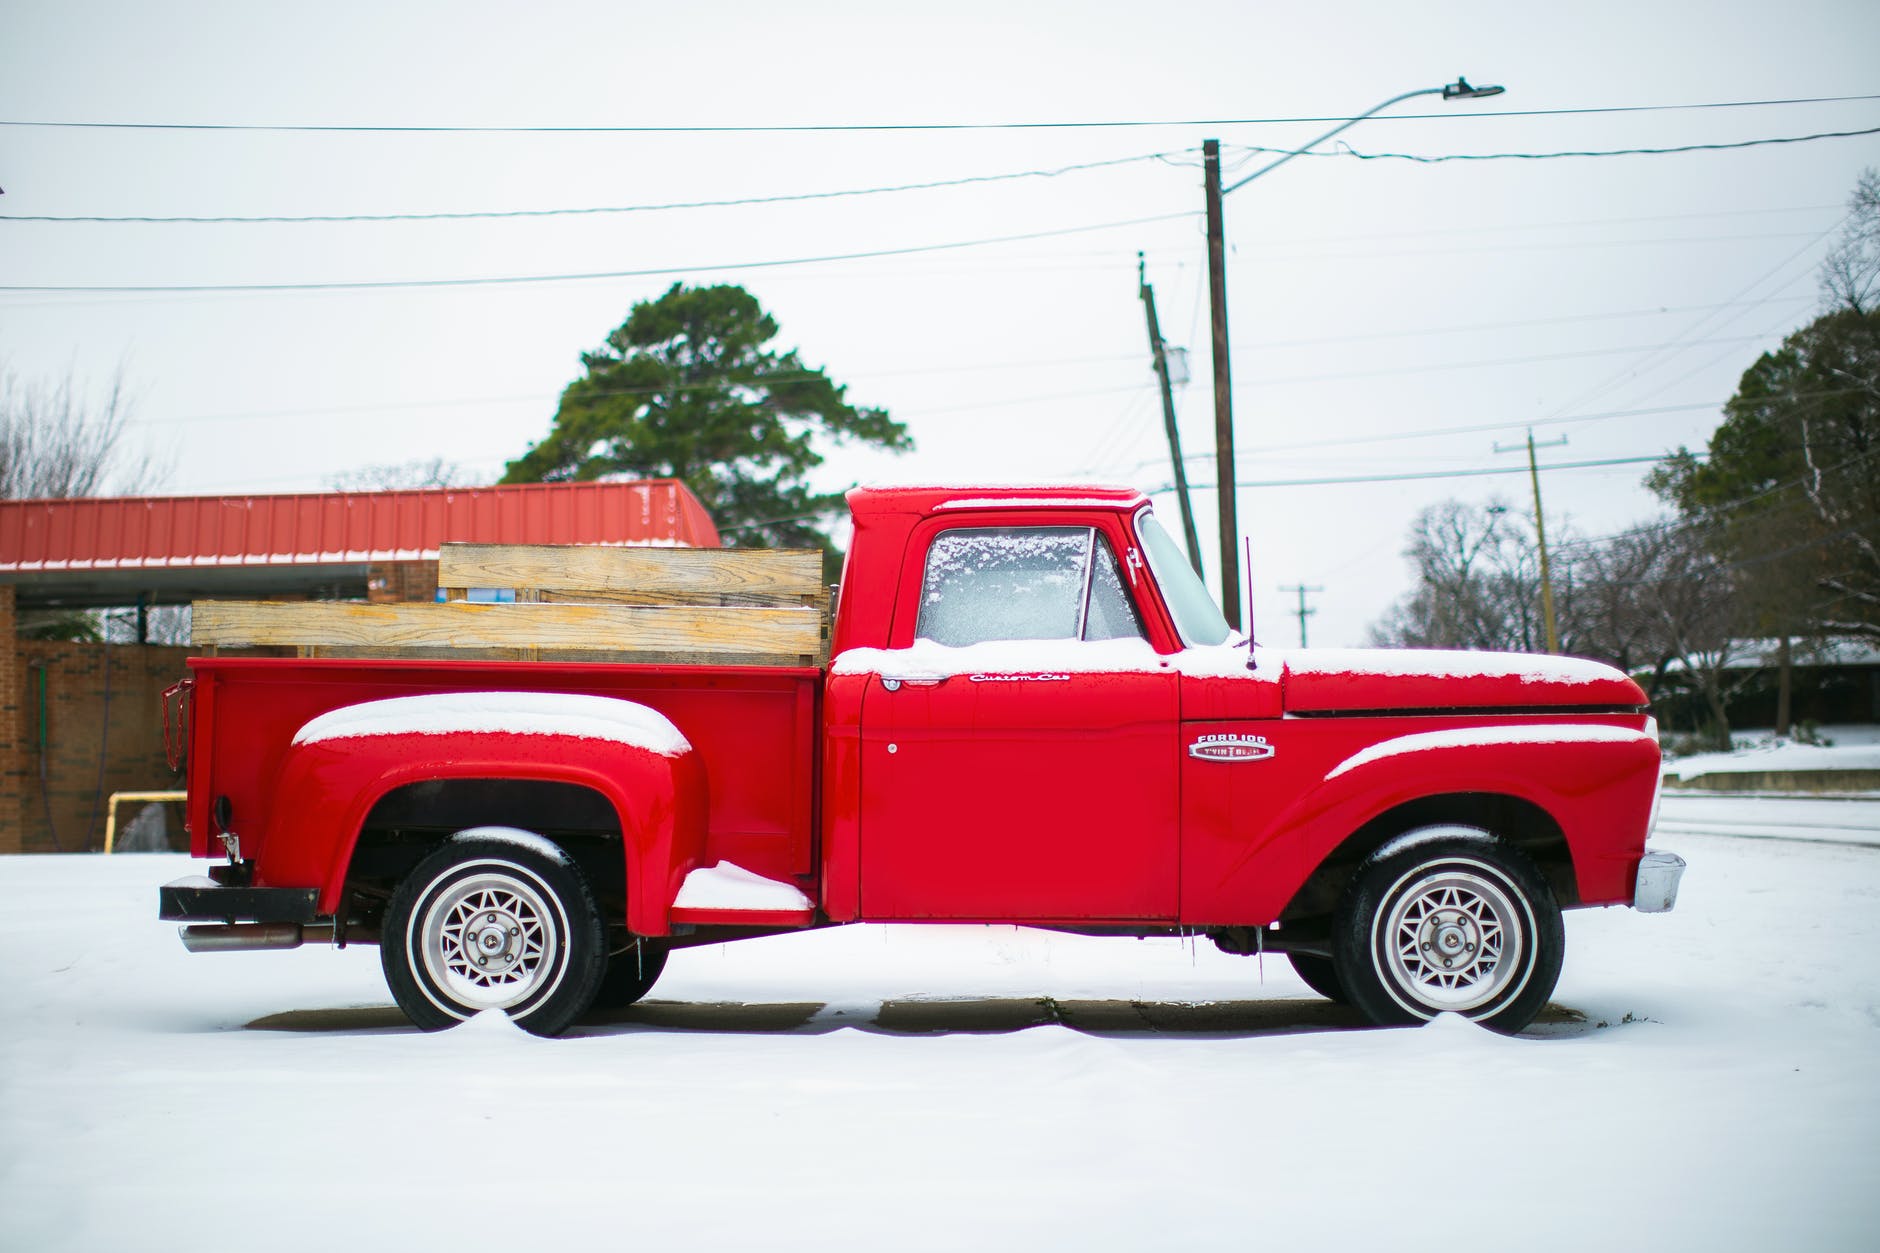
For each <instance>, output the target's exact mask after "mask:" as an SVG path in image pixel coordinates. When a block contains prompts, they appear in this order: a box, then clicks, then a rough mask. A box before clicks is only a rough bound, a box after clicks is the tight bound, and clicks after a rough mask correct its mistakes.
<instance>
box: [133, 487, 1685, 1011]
mask: <svg viewBox="0 0 1880 1253" xmlns="http://www.w3.org/2000/svg"><path fill="white" fill-rule="evenodd" d="M849 503H850V506H851V509H852V512H853V516H854V539H853V543H852V547H851V548H850V551H849V555H848V560H847V566H846V569H845V571H844V576H843V581H842V584H841V588H840V594H839V602H838V606H837V610H836V613H835V617H834V623H833V629H832V630H833V634H832V639H831V644H830V654H831V657H832V660H831V662H830V664H829V665H828V666H827V668H826V669H824V668H820V667H809V666H794V667H760V666H688V665H620V664H591V663H589V664H581V663H560V662H549V661H470V660H411V661H406V660H328V659H296V658H252V657H249V658H224V657H214V658H196V659H192V660H191V662H190V663H189V664H190V669H191V671H192V679H193V696H194V699H193V715H192V718H191V723H190V730H189V739H188V743H189V771H188V788H189V800H188V807H187V811H188V827H189V831H190V839H191V851H192V852H193V853H194V854H195V855H196V856H198V857H210V856H213V855H217V854H220V853H222V852H226V854H227V858H228V860H227V862H226V864H220V865H216V866H214V867H213V868H212V870H211V875H210V876H209V877H207V878H196V877H192V878H189V879H184V880H179V881H178V882H176V883H172V884H168V885H166V886H165V887H164V888H163V889H162V891H161V902H160V913H161V915H162V917H164V918H166V919H171V920H174V921H179V922H184V923H190V924H194V925H190V926H186V927H184V929H183V932H184V940H185V943H186V944H187V945H188V946H189V947H190V948H191V949H192V950H197V951H202V950H217V949H237V948H239V949H248V948H291V947H294V946H296V945H298V944H300V943H303V942H306V941H316V940H317V941H329V942H335V943H339V944H346V943H378V944H379V945H380V946H381V955H382V961H383V965H384V969H385V976H386V980H387V983H388V984H389V985H390V988H391V991H392V995H393V996H394V998H395V999H396V1000H397V1002H398V1004H399V1006H400V1007H401V1008H402V1009H403V1010H404V1012H405V1013H406V1014H407V1015H409V1016H410V1018H411V1019H412V1020H413V1021H414V1022H415V1023H417V1024H418V1025H419V1026H420V1027H424V1028H427V1029H435V1028H442V1027H449V1026H452V1025H454V1024H456V1023H458V1022H460V1021H462V1020H464V1019H466V1018H468V1017H470V1016H471V1015H473V1014H475V1013H477V1012H479V1011H482V1010H485V1009H491V1008H495V1009H501V1010H503V1011H505V1012H507V1013H508V1014H509V1015H510V1016H511V1017H512V1018H513V1019H514V1020H515V1021H516V1022H518V1023H519V1024H520V1025H521V1026H523V1027H525V1028H527V1029H529V1030H531V1031H534V1032H537V1033H541V1034H554V1033H558V1032H560V1031H562V1030H564V1029H565V1028H567V1027H568V1026H569V1025H570V1024H571V1023H573V1022H574V1021H576V1020H577V1019H578V1018H580V1017H581V1016H582V1015H583V1014H585V1013H586V1012H588V1011H589V1010H590V1008H591V1007H593V1006H595V1005H597V1004H600V1005H606V1006H616V1005H622V1004H626V1003H629V1002H631V1001H633V1000H635V999H637V998H639V997H640V996H643V995H644V994H645V993H646V992H647V990H648V989H649V988H650V987H651V986H652V984H653V981H654V980H655V979H656V978H657V977H658V975H659V973H660V969H661V967H662V966H663V965H664V964H665V961H666V956H667V954H668V952H670V951H671V950H672V949H674V948H679V947H683V946H687V945H695V944H703V943H718V942H722V941H724V940H727V939H734V938H742V937H750V936H760V935H767V934H776V933H779V932H784V931H789V930H796V929H802V928H810V927H823V926H831V925H835V924H839V923H849V922H899V923H910V922H998V923H1017V924H1022V925H1026V926H1035V927H1044V928H1051V929H1057V930H1063V931H1072V932H1077V933H1079V934H1102V935H1118V936H1144V935H1192V934H1197V933H1199V934H1204V935H1206V936H1208V937H1209V938H1211V939H1212V940H1213V941H1214V942H1215V943H1216V944H1218V945H1219V946H1220V947H1221V948H1222V949H1224V950H1226V951H1228V952H1232V953H1239V954H1253V953H1259V952H1264V951H1269V950H1270V951H1273V952H1283V953H1286V954H1287V955H1288V956H1289V957H1290V959H1291V961H1292V962H1293V964H1294V966H1295V967H1296V968H1297V970H1298V972H1299V974H1300V975H1301V976H1302V978H1303V979H1304V980H1305V981H1306V982H1307V983H1308V984H1310V985H1311V986H1312V987H1313V988H1315V989H1316V990H1318V991H1319V992H1321V993H1323V994H1325V995H1327V996H1330V997H1333V998H1335V999H1338V1000H1341V1001H1346V1002H1348V1003H1349V1004H1351V1005H1352V1006H1355V1007H1356V1008H1357V1009H1358V1010H1359V1011H1361V1012H1362V1013H1363V1014H1364V1015H1365V1016H1366V1017H1367V1018H1368V1019H1370V1020H1371V1021H1374V1022H1378V1023H1413V1022H1416V1021H1418V1020H1423V1019H1428V1018H1431V1017H1433V1016H1435V1015H1436V1014H1438V1013H1442V1012H1445V1011H1453V1012H1456V1013H1460V1014H1463V1015H1465V1016H1466V1017H1468V1018H1471V1019H1474V1020H1476V1021H1478V1022H1481V1023H1483V1024H1485V1025H1487V1026H1489V1027H1491V1028H1494V1029H1496V1030H1500V1031H1517V1030H1519V1029H1521V1028H1522V1027H1523V1026H1525V1025H1527V1024H1528V1023H1529V1022H1530V1021H1532V1020H1533V1018H1534V1016H1535V1015H1536V1014H1537V1013H1538V1012H1539V1011H1540V1009H1541V1008H1542V1007H1543V1005H1545V1003H1546V1001H1547V998H1548V996H1549V995H1550V994H1551V993H1552V990H1553V988H1554V984H1555V981H1556V979H1557V978H1558V976H1559V973H1560V967H1561V960H1562V955H1563V948H1564V934H1563V929H1562V925H1561V911H1562V910H1563V909H1572V908H1581V907H1587V906H1596V905H1630V906H1634V907H1636V908H1638V909H1640V910H1644V911H1658V910H1664V909H1669V908H1671V906H1672V904H1673V903H1674V901H1675V899H1676V891H1677V885H1678V878H1679V875H1680V874H1681V872H1682V870H1683V864H1684V863H1683V862H1682V861H1681V860H1679V859H1678V858H1677V857H1675V856H1673V855H1671V854H1668V853H1660V852H1648V851H1647V849H1646V837H1647V835H1648V834H1649V832H1650V830H1651V826H1652V822H1653V817H1654V809H1655V804H1656V797H1657V787H1658V777H1659V756H1658V746H1657V741H1656V728H1655V725H1654V723H1653V721H1652V719H1651V718H1650V717H1649V716H1648V714H1647V711H1646V708H1645V704H1646V702H1645V697H1644V694H1643V693H1642V692H1641V691H1640V689H1639V688H1638V686H1637V685H1636V684H1634V683H1633V682H1632V681H1631V680H1630V679H1628V678H1627V677H1626V676H1625V675H1623V674H1621V673H1619V672H1618V671H1616V670H1613V669H1611V668H1609V667H1606V666H1603V665H1599V664H1596V663H1593V662H1587V661H1579V660H1573V659H1563V658H1556V657H1541V656H1526V655H1509V654H1490V653H1445V652H1421V651H1402V652H1398V651H1329V650H1328V651H1297V652H1295V651H1290V650H1288V651H1278V650H1272V649H1265V648H1259V647H1255V646H1252V645H1250V644H1249V643H1248V642H1247V641H1246V640H1243V639H1241V638H1239V637H1237V636H1236V635H1235V634H1234V633H1233V632H1232V631H1231V630H1230V629H1229V627H1228V625H1227V623H1226V622H1225V620H1224V619H1223V618H1222V616H1221V614H1220V612H1219V611H1218V609H1217V608H1216V607H1215V606H1214V604H1213V603H1212V601H1211V600H1210V598H1209V595H1208V593H1207V590H1206V588H1205V587H1204V585H1203V584H1202V582H1201V581H1200V579H1199V578H1197V577H1196V575H1195V573H1194V571H1193V570H1192V569H1191V568H1190V567H1189V565H1188V563H1187V561H1186V560H1185V559H1184V558H1183V556H1182V553H1181V551H1180V550H1179V548H1178V547H1177V546H1176V544H1175V543H1174V542H1173V541H1172V540H1171V539H1170V537H1169V535H1168V534H1167V532H1166V531H1165V530H1164V529H1163V528H1162V526H1161V525H1160V524H1159V523H1158V522H1157V521H1156V519H1155V517H1154V514H1153V513H1152V511H1151V510H1150V508H1149V503H1148V501H1147V500H1146V499H1145V498H1144V497H1143V496H1142V495H1141V494H1140V493H1137V492H1134V491H1129V490H1125V489H1117V488H1101V489H1098V488H1087V489H1085V488H1049V489H1045V488H1025V489H1013V488H1001V489H988V488H967V489H948V488H937V487H936V488H894V489H864V490H857V491H855V492H853V493H851V494H850V496H849Z"/></svg>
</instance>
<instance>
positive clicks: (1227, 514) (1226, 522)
mask: <svg viewBox="0 0 1880 1253" xmlns="http://www.w3.org/2000/svg"><path fill="white" fill-rule="evenodd" d="M1504 90H1505V88H1501V87H1474V86H1471V85H1470V83H1469V80H1468V79H1466V78H1460V77H1458V78H1457V79H1456V81H1455V82H1453V83H1450V84H1448V85H1446V86H1443V87H1425V88H1422V89H1421V90H1418V91H1406V92H1404V93H1403V94H1402V95H1401V96H1392V97H1391V98H1390V99H1388V100H1386V101H1384V102H1383V103H1382V104H1379V105H1377V106H1375V107H1374V108H1370V109H1366V110H1365V111H1364V112H1363V113H1360V114H1358V115H1357V116H1356V117H1353V118H1349V119H1347V120H1346V121H1344V122H1341V123H1339V124H1338V125H1337V126H1334V127H1333V128H1332V129H1331V130H1328V131H1326V132H1325V133H1324V134H1323V135H1320V136H1319V137H1318V138H1317V139H1314V140H1313V141H1312V142H1311V143H1308V144H1304V145H1302V146H1301V147H1298V148H1295V149H1293V150H1292V151H1291V152H1288V153H1286V154H1284V155H1283V156H1281V157H1279V158H1277V159H1275V160H1273V161H1270V162H1268V163H1267V164H1265V165H1263V166H1261V167H1260V168H1259V169H1257V170H1255V171H1254V172H1253V173H1251V174H1249V175H1247V177H1245V178H1243V179H1241V180H1240V181H1239V182H1236V183H1235V184H1233V185H1232V186H1231V187H1226V188H1223V187H1222V186H1221V142H1220V140H1218V139H1208V140H1204V141H1202V144H1201V164H1202V170H1203V173H1204V175H1205V180H1204V181H1205V183H1206V187H1207V201H1208V311H1209V315H1210V319H1209V320H1210V322H1211V325H1212V329H1213V340H1214V465H1215V475H1216V478H1217V480H1218V482H1219V496H1220V501H1219V504H1220V519H1221V608H1222V610H1223V611H1224V612H1225V613H1226V615H1227V621H1228V623H1229V624H1230V625H1232V626H1234V627H1236V628H1238V627H1239V626H1240V569H1239V566H1238V564H1237V562H1236V559H1235V552H1234V547H1235V535H1236V533H1237V532H1238V531H1239V530H1240V523H1239V518H1238V516H1237V513H1238V511H1237V510H1236V508H1235V502H1234V401H1233V396H1232V394H1231V392H1230V390H1229V389H1230V386H1231V382H1232V379H1231V373H1232V372H1231V371H1230V370H1229V368H1228V359H1227V244H1226V230H1225V226H1224V223H1223V220H1222V216H1221V197H1223V196H1225V195H1226V194H1227V193H1228V192H1230V191H1238V190H1239V189H1240V188H1242V187H1245V186H1246V185H1247V184H1248V183H1251V182H1252V181H1253V180H1254V179H1256V178H1259V177H1260V176H1261V175H1262V174H1269V173H1271V172H1272V171H1274V170H1276V169H1278V168H1279V167H1280V166H1282V165H1284V164H1286V163H1287V162H1288V161H1290V160H1292V159H1293V158H1294V157H1296V156H1299V155H1300V154H1301V153H1306V152H1310V151H1311V150H1312V149H1314V148H1316V147H1318V146H1319V145H1320V144H1322V143H1324V142H1325V141H1326V140H1328V139H1330V138H1331V137H1332V136H1334V135H1337V134H1339V133H1341V132H1343V131H1346V130H1349V129H1351V128H1352V127H1353V126H1356V125H1357V124H1358V123H1359V122H1362V121H1364V119H1366V118H1368V117H1374V116H1376V115H1377V114H1379V113H1382V112H1383V111H1384V110H1385V109H1388V108H1390V107H1391V106H1392V105H1397V104H1402V103H1403V102H1404V101H1406V100H1414V99H1416V98H1417V97H1418V96H1441V97H1442V98H1443V99H1444V100H1480V99H1482V98H1483V97H1485V96H1499V95H1500V94H1501V93H1502V92H1503V91H1504Z"/></svg>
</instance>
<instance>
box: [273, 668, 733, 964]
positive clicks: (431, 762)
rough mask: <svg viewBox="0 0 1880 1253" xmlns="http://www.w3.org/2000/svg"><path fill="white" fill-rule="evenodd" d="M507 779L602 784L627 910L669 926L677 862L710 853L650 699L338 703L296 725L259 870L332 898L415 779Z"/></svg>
mask: <svg viewBox="0 0 1880 1253" xmlns="http://www.w3.org/2000/svg"><path fill="white" fill-rule="evenodd" d="M474 779H510V780H529V781H542V782H557V783H568V784H573V785H575V786H579V787H584V788H587V789H588V790H590V791H593V792H595V793H598V794H599V795H600V796H601V797H602V798H604V799H605V800H606V801H607V802H609V803H610V804H611V806H612V808H613V810H614V812H615V813H616V815H617V816H618V818H619V826H620V834H621V838H622V842H623V849H622V855H623V856H624V857H625V859H626V862H627V867H626V869H627V881H628V884H629V895H628V902H627V906H628V918H629V921H630V925H632V926H633V928H634V930H636V931H638V932H639V933H641V934H643V935H664V934H667V932H668V930H669V925H668V920H667V908H668V906H669V904H670V897H671V893H672V891H673V889H674V887H675V886H676V884H675V881H674V868H675V867H678V866H685V865H690V864H696V861H697V859H698V857H699V855H700V853H701V852H702V847H703V843H704V830H705V813H706V804H707V802H706V795H705V783H704V771H703V766H702V764H701V763H700V761H699V758H698V754H696V753H695V752H694V751H693V749H692V745H691V743H690V742H689V741H688V740H687V739H686V737H685V736H684V734H683V733H681V732H680V731H679V729H678V728H677V727H676V726H674V725H673V723H672V722H671V721H670V720H669V719H668V718H666V717H665V715H663V714H661V713H659V712H658V711H656V710H653V709H650V708H648V707H647V706H645V705H641V704H637V703H635V702H633V701H627V700H620V699H616V698H613V697H605V696H589V695H580V694H574V693H564V692H512V691H484V692H448V693H438V694H432V695H422V696H400V697H393V698H389V699H386V700H375V701H365V702H362V703H359V704H355V705H348V706H345V707H343V708H340V709H335V710H332V711H331V712H329V713H325V714H322V715H320V716H319V717H316V718H314V719H312V720H311V721H309V722H307V723H306V724H305V725H304V726H302V727H301V728H300V730H299V731H298V732H297V733H296V734H295V735H294V737H293V741H292V748H291V751H290V752H289V753H288V755H287V758H286V760H285V762H284V763H283V765H282V768H281V772H280V775H279V776H278V780H277V782H276V785H275V787H274V788H273V789H272V792H273V795H274V797H275V803H274V804H273V805H271V806H270V810H271V813H270V815H269V822H268V829H267V832H266V834H265V835H264V837H263V839H262V840H261V844H260V859H261V861H262V863H263V871H264V876H265V877H266V878H268V879H271V880H272V881H276V882H303V883H320V884H322V885H323V886H322V889H321V897H320V900H321V908H322V909H323V910H324V911H328V912H330V911H331V910H332V909H333V908H334V907H335V906H336V905H337V902H338V898H339V893H340V891H341V888H342V886H343V884H344V882H345V877H346V873H347V868H348V866H349V864H350V862H351V859H352V854H353V848H354V846H355V844H356V843H357V841H358V838H359V834H360V831H361V829H362V828H363V826H364V825H365V821H366V818H367V815H368V814H369V813H370V812H371V810H372V807H373V806H374V805H375V804H377V803H378V802H379V801H380V800H381V799H383V798H384V797H386V796H387V795H389V794H391V793H392V792H394V791H396V790H398V789H399V788H402V787H405V786H407V785H411V784H417V783H429V784H435V783H440V782H444V781H448V780H474Z"/></svg>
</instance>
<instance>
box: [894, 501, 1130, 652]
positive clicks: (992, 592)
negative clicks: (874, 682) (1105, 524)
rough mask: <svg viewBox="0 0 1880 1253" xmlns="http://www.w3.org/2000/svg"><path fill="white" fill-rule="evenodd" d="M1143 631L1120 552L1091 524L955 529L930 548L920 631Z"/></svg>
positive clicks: (962, 637) (1011, 634)
mask: <svg viewBox="0 0 1880 1253" xmlns="http://www.w3.org/2000/svg"><path fill="white" fill-rule="evenodd" d="M1080 633H1082V635H1083V638H1086V639H1117V638H1121V637H1127V636H1132V635H1140V634H1141V631H1140V629H1139V628H1138V627H1137V625H1136V621H1135V614H1134V610H1133V609H1132V608H1131V606H1130V604H1129V597H1128V593H1127V592H1126V591H1125V590H1124V588H1123V582H1122V579H1121V577H1120V575H1119V573H1118V570H1117V565H1116V558H1115V557H1114V556H1113V555H1112V554H1111V553H1110V549H1109V546H1108V545H1107V544H1105V543H1103V540H1102V537H1101V536H1099V535H1097V534H1096V533H1095V532H1094V531H1092V530H1091V529H1090V528H1088V527H998V528H993V527H986V528H965V529H961V530H956V531H947V532H944V533H942V534H941V535H939V536H937V537H936V538H935V539H934V542H933V547H931V548H930V549H928V551H927V571H926V577H925V578H924V579H923V580H922V582H921V593H920V618H919V621H918V623H917V624H916V626H915V634H916V635H918V636H919V637H920V638H922V639H929V640H933V641H934V642H936V643H940V644H948V645H953V646H956V647H957V646H961V645H966V644H977V643H980V642H982V641H985V640H1074V639H1077V638H1079V635H1080Z"/></svg>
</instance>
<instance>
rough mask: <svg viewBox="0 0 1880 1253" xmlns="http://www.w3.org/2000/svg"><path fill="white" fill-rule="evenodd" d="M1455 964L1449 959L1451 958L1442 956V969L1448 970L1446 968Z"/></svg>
mask: <svg viewBox="0 0 1880 1253" xmlns="http://www.w3.org/2000/svg"><path fill="white" fill-rule="evenodd" d="M1455 964H1456V963H1455V962H1453V961H1451V960H1449V959H1448V958H1447V957H1445V958H1443V969H1444V970H1448V969H1449V968H1450V967H1451V966H1453V965H1455Z"/></svg>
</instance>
